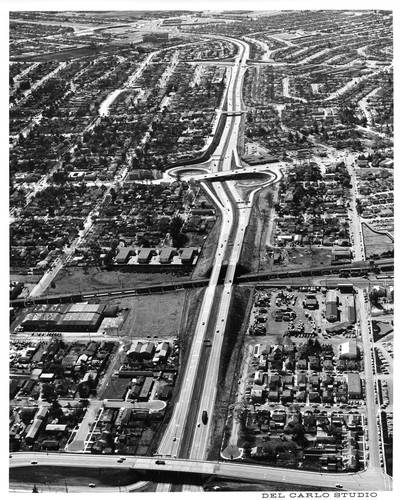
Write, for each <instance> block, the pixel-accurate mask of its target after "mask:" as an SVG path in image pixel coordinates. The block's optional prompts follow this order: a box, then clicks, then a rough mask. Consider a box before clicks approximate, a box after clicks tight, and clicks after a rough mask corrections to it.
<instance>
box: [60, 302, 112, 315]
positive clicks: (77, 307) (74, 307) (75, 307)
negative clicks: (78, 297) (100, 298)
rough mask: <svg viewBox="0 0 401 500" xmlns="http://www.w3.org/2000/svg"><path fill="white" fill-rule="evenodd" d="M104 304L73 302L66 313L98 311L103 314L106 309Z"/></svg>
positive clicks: (97, 312)
mask: <svg viewBox="0 0 401 500" xmlns="http://www.w3.org/2000/svg"><path fill="white" fill-rule="evenodd" d="M104 307H105V306H104V305H102V304H80V303H78V304H71V305H70V306H68V308H67V310H66V311H65V312H66V313H96V314H102V313H103V311H104Z"/></svg>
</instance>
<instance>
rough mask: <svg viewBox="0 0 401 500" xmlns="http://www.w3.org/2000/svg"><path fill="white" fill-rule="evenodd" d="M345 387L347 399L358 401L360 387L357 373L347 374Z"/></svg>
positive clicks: (360, 394)
mask: <svg viewBox="0 0 401 500" xmlns="http://www.w3.org/2000/svg"><path fill="white" fill-rule="evenodd" d="M347 387H348V398H349V399H360V398H361V397H362V385H361V377H360V376H359V373H347Z"/></svg>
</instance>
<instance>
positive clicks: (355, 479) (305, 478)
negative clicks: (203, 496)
mask: <svg viewBox="0 0 401 500" xmlns="http://www.w3.org/2000/svg"><path fill="white" fill-rule="evenodd" d="M10 457H11V458H10V468H14V467H37V466H40V465H42V466H49V465H51V466H58V467H83V468H92V469H93V468H94V469H98V468H101V467H107V468H115V469H121V470H127V469H131V470H138V471H139V470H146V471H151V470H155V471H163V472H189V473H193V474H205V475H211V476H218V477H222V478H225V479H234V480H243V481H252V482H262V483H263V481H273V482H278V483H287V484H294V485H302V486H309V485H311V484H313V485H314V486H318V487H320V488H322V490H327V489H331V488H335V487H336V486H335V485H336V484H341V485H342V486H343V488H342V489H344V490H350V491H383V490H389V489H390V488H391V485H392V480H391V478H388V481H387V480H385V478H384V475H383V474H378V473H377V471H376V470H375V469H367V470H366V471H364V472H359V473H347V474H343V473H340V474H334V473H324V472H323V473H320V472H309V471H305V470H297V469H284V468H276V467H265V466H260V465H249V464H245V463H238V462H209V461H204V460H185V459H169V458H163V460H162V462H164V463H162V464H157V463H156V461H157V460H158V459H155V458H154V457H152V458H148V457H131V456H127V457H126V458H125V460H124V461H123V462H121V463H119V462H117V460H118V459H119V457H118V456H112V455H90V454H82V453H81V454H79V453H53V454H52V453H49V454H44V453H30V452H28V453H13V454H11V455H10ZM32 461H34V462H37V463H36V464H32Z"/></svg>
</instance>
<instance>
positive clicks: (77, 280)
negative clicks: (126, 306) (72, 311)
mask: <svg viewBox="0 0 401 500" xmlns="http://www.w3.org/2000/svg"><path fill="white" fill-rule="evenodd" d="M188 279H189V276H188V274H184V273H182V272H181V273H180V272H179V271H175V272H164V273H163V272H162V273H161V272H153V273H137V272H134V271H132V272H130V271H124V270H118V271H115V270H106V269H100V268H98V267H91V268H89V269H86V270H85V268H81V267H67V268H64V269H62V270H61V271H60V272H59V273H58V274H57V276H56V278H55V279H54V280H53V282H54V284H55V285H56V286H55V288H51V287H49V288H48V289H47V290H46V291H45V293H44V295H55V294H64V293H78V292H80V291H81V292H92V291H94V290H107V289H113V288H121V287H122V288H126V289H128V288H134V287H137V286H146V285H157V284H159V283H166V282H167V283H169V282H171V281H180V280H183V281H185V280H188Z"/></svg>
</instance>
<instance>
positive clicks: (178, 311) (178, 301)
mask: <svg viewBox="0 0 401 500" xmlns="http://www.w3.org/2000/svg"><path fill="white" fill-rule="evenodd" d="M184 301H185V291H178V292H170V293H166V294H155V295H146V296H136V297H122V298H120V299H112V300H110V301H108V302H109V303H111V304H117V305H118V306H119V307H120V308H122V309H124V308H128V311H126V316H125V320H124V322H123V324H122V327H121V331H120V335H121V336H123V337H124V336H127V337H144V336H145V337H147V336H151V337H154V336H156V335H157V336H158V337H162V338H163V337H176V336H178V332H179V329H180V323H181V316H182V311H183V306H184Z"/></svg>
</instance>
